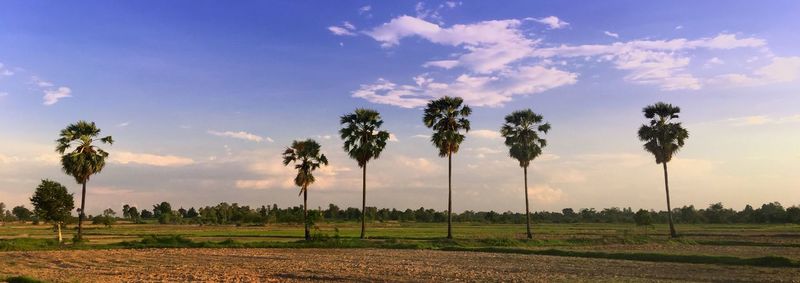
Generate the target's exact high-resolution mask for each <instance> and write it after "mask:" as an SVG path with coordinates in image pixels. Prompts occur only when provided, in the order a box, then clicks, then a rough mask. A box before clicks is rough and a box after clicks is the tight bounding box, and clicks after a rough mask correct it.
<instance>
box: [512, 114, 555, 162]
mask: <svg viewBox="0 0 800 283" xmlns="http://www.w3.org/2000/svg"><path fill="white" fill-rule="evenodd" d="M543 119H544V118H542V115H539V114H536V113H534V112H533V111H532V110H530V109H527V110H519V111H514V112H512V113H511V114H509V115H508V116H506V122H505V123H504V124H503V127H502V128H500V134H501V135H502V136H503V137H504V138H505V139H506V141H505V144H506V146H508V148H509V152H508V153H509V155H510V156H511V157H513V158H514V159H517V160H518V161H519V166H520V167H528V165H530V163H531V161H532V160H533V159H535V158H536V157H538V156H539V155H540V154H542V148H543V147H545V146H547V140H545V139H543V138H542V137H541V136H540V134H539V133H542V134H546V133H547V131H549V130H550V124H549V123H542V121H543Z"/></svg>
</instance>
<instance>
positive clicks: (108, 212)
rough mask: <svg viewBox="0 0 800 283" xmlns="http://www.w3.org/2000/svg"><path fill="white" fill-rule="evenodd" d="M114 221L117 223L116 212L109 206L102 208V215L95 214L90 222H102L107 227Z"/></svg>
mask: <svg viewBox="0 0 800 283" xmlns="http://www.w3.org/2000/svg"><path fill="white" fill-rule="evenodd" d="M115 223H117V212H115V211H114V210H113V209H111V208H106V209H105V210H103V215H100V216H95V217H94V219H92V224H103V225H105V226H106V227H109V228H110V227H111V225H114V224H115Z"/></svg>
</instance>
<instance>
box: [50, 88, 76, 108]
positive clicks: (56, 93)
mask: <svg viewBox="0 0 800 283" xmlns="http://www.w3.org/2000/svg"><path fill="white" fill-rule="evenodd" d="M71 93H72V90H71V89H69V88H68V87H64V86H62V87H59V88H57V89H45V90H44V102H43V104H44V105H53V104H56V103H57V102H58V100H60V99H62V98H66V97H72V94H71Z"/></svg>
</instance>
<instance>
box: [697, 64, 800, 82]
mask: <svg viewBox="0 0 800 283" xmlns="http://www.w3.org/2000/svg"><path fill="white" fill-rule="evenodd" d="M797 79H800V57H773V58H772V62H770V63H769V64H767V65H765V66H763V67H761V68H758V69H756V70H755V71H754V72H753V73H752V74H750V75H747V74H725V75H720V76H717V77H714V78H712V79H711V80H709V81H710V82H712V83H717V84H720V85H737V86H759V85H765V84H772V83H784V82H791V81H795V80H797Z"/></svg>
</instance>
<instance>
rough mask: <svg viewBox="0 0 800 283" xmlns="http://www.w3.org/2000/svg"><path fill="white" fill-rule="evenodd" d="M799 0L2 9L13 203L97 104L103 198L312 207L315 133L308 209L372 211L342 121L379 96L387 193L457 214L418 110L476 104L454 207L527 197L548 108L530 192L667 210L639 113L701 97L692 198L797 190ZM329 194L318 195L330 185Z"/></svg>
mask: <svg viewBox="0 0 800 283" xmlns="http://www.w3.org/2000/svg"><path fill="white" fill-rule="evenodd" d="M799 10H800V4H798V3H797V2H796V1H773V2H769V3H766V4H765V3H755V2H744V1H742V2H733V1H703V2H701V3H697V2H696V1H677V2H675V1H673V2H669V3H642V2H636V1H615V2H611V3H602V4H600V3H587V2H568V1H561V2H554V3H550V2H538V1H537V2H534V1H508V2H503V5H498V4H497V3H494V2H485V1H476V2H471V1H463V2H460V1H459V2H446V1H445V2H376V3H370V2H366V1H352V2H351V1H347V2H345V1H340V2H299V1H284V2H239V3H236V4H235V5H232V4H229V3H228V4H227V5H223V4H221V3H219V2H214V1H170V2H155V1H152V2H148V1H138V2H122V1H117V2H108V1H86V2H80V3H62V2H56V3H54V2H44V1H5V2H3V3H1V4H0V63H1V64H2V66H1V67H0V133H2V134H0V135H1V136H2V139H0V201H3V202H6V203H8V204H12V205H16V204H22V203H27V200H26V199H27V198H28V197H29V195H30V193H31V192H32V189H33V188H34V187H35V185H36V184H37V183H38V181H39V180H40V179H42V178H51V179H55V180H58V181H61V182H63V183H64V184H69V187H70V189H71V190H73V191H76V192H77V190H78V186H77V185H76V184H74V182H73V181H72V180H71V179H70V178H68V177H67V176H65V175H64V174H62V173H61V172H60V171H59V166H58V164H57V162H56V160H57V155H55V153H54V152H53V146H54V144H53V140H54V139H55V138H56V135H57V132H58V130H59V129H61V128H63V127H64V126H65V125H66V124H68V123H70V122H74V121H77V120H79V119H87V120H92V121H95V122H97V123H98V125H99V126H100V127H101V128H102V129H103V131H104V133H107V134H110V135H113V136H114V137H115V139H116V140H117V143H116V144H114V145H113V146H112V147H110V148H109V151H110V152H111V154H112V161H111V162H110V163H109V165H108V167H107V168H106V169H105V171H104V172H103V173H101V174H100V175H98V176H97V177H95V178H93V180H92V182H91V183H90V184H89V192H90V193H89V197H88V206H89V209H91V210H95V211H99V210H101V209H103V208H106V207H113V208H118V207H119V206H121V205H122V204H123V203H131V204H134V205H138V206H140V207H149V205H150V204H152V203H155V202H160V201H162V200H168V201H170V202H172V203H173V204H174V205H176V206H185V207H188V206H197V205H201V204H203V205H205V204H213V203H216V202H221V201H227V202H239V203H243V204H249V205H260V204H265V203H278V204H279V205H281V206H287V205H295V204H296V203H299V201H300V200H299V199H298V198H297V194H296V190H295V188H293V187H292V186H291V184H289V183H288V180H290V179H291V178H292V175H291V174H292V173H291V171H290V170H289V169H286V168H282V167H281V166H280V163H279V159H278V154H279V153H280V151H281V149H282V147H284V146H285V145H287V144H289V143H290V142H291V141H292V140H293V139H300V138H307V137H310V138H315V139H317V140H319V141H321V143H322V144H323V150H324V151H325V152H326V153H327V154H328V155H329V157H330V158H331V161H332V165H331V166H330V167H329V168H327V169H325V170H324V171H322V172H320V183H319V184H317V188H312V195H311V197H310V198H311V199H310V201H311V204H312V205H315V206H321V205H326V204H327V203H330V202H334V203H338V204H341V205H351V206H356V205H358V204H359V201H360V199H359V191H360V171H359V170H357V166H356V164H355V162H354V161H352V160H349V159H347V158H346V155H345V154H344V152H343V151H342V150H341V145H340V144H341V141H340V140H339V139H338V138H337V136H336V132H337V130H338V126H339V125H338V116H339V115H342V114H344V113H346V112H348V111H351V110H352V109H355V108H356V107H369V108H374V109H376V110H379V111H380V112H381V113H382V115H383V117H384V120H385V121H386V123H385V127H386V128H387V129H388V130H390V131H391V132H392V133H393V134H394V138H393V141H392V142H391V143H390V144H389V146H388V147H387V149H386V152H385V154H384V156H383V157H382V158H381V159H379V160H376V161H374V162H373V163H371V164H370V170H371V171H370V172H369V175H368V176H369V179H368V182H369V185H370V187H369V190H370V193H369V195H368V197H369V201H370V202H369V204H368V205H375V206H380V207H397V208H416V207H419V206H425V207H433V208H437V209H442V208H444V207H445V204H446V203H445V202H446V184H447V183H446V165H447V164H446V160H443V159H440V158H438V157H437V156H436V150H435V149H434V148H433V146H431V145H430V143H429V142H428V141H427V139H426V137H425V136H426V135H429V131H428V130H427V129H425V128H424V127H423V126H422V124H421V113H422V111H421V108H420V105H421V104H422V103H424V101H426V100H428V99H431V98H435V97H438V96H441V95H455V96H462V97H464V98H465V100H466V101H467V103H468V104H470V105H472V106H474V110H475V111H474V114H473V116H472V121H473V129H474V131H473V132H472V133H471V134H470V135H469V136H468V138H467V141H466V142H465V144H464V146H463V148H462V151H461V152H459V154H458V155H457V158H456V162H455V167H454V173H455V174H456V181H455V182H454V186H455V187H454V203H455V209H456V210H459V211H460V210H465V209H472V210H490V209H493V210H501V211H504V210H513V211H521V210H522V208H523V205H524V203H523V202H522V197H523V196H524V195H523V193H522V188H521V181H522V176H521V175H522V174H521V170H520V169H519V168H518V167H517V165H516V162H514V161H513V160H511V159H510V158H508V157H507V154H506V151H507V150H506V149H505V148H504V146H503V144H502V141H501V140H499V139H498V137H497V134H496V130H497V129H498V128H499V126H500V123H501V121H502V118H503V116H504V115H505V114H507V113H509V112H511V111H513V110H516V109H522V108H532V109H533V110H534V111H536V112H538V113H541V114H543V115H544V116H545V118H546V119H547V120H548V121H549V122H550V123H551V124H553V131H552V132H551V133H550V134H549V135H548V140H549V146H548V147H547V148H546V150H545V152H546V154H545V155H544V156H542V157H541V158H540V160H537V161H535V162H534V167H533V168H532V170H531V183H532V192H531V197H532V201H533V207H534V208H535V209H536V210H559V209H561V208H564V207H574V208H578V207H595V208H602V207H610V206H619V207H628V206H630V207H634V208H637V207H643V208H657V209H661V208H662V207H663V206H664V205H663V202H664V201H663V192H662V191H663V189H662V188H661V182H662V180H661V175H660V171H659V168H658V167H657V166H656V165H655V163H654V162H653V161H652V160H651V158H650V157H649V156H647V155H646V153H645V152H644V151H643V150H641V145H640V142H639V141H638V140H637V139H636V136H635V131H636V129H637V127H638V126H639V125H640V124H641V123H642V122H643V117H642V116H641V113H640V111H641V108H642V107H643V106H645V105H647V104H650V103H654V102H656V101H667V102H670V103H674V104H676V105H679V106H681V107H682V109H683V115H682V117H681V118H682V120H683V121H684V122H685V124H686V126H687V127H688V129H689V130H690V133H691V137H690V139H689V141H688V144H687V146H686V148H685V149H684V150H683V151H682V152H681V153H680V154H679V158H678V159H677V160H676V161H675V162H674V164H671V166H672V168H673V169H672V172H673V173H672V174H671V176H672V180H671V181H672V183H673V184H674V185H673V186H674V188H673V203H675V204H677V205H683V204H695V205H698V206H706V205H707V204H709V203H711V202H717V201H722V202H723V203H725V204H727V205H729V206H732V207H735V208H741V207H742V206H744V205H745V204H748V203H750V204H761V203H763V202H768V201H781V202H784V204H786V205H792V204H796V203H793V202H796V200H797V199H798V198H800V190H797V188H798V186H799V185H800V183H798V179H797V178H796V177H794V174H795V173H794V172H796V171H797V170H800V167H799V166H798V161H800V147H798V146H797V144H798V143H800V134H798V131H797V129H798V126H799V125H800V110H798V106H800V96H798V86H800V83H798V79H800V57H798V56H800V48H798V47H800V38H798V37H797V36H796V31H795V30H794V28H795V27H797V26H800V20H798V19H797V16H796V11H799ZM315 189H316V190H315Z"/></svg>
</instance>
